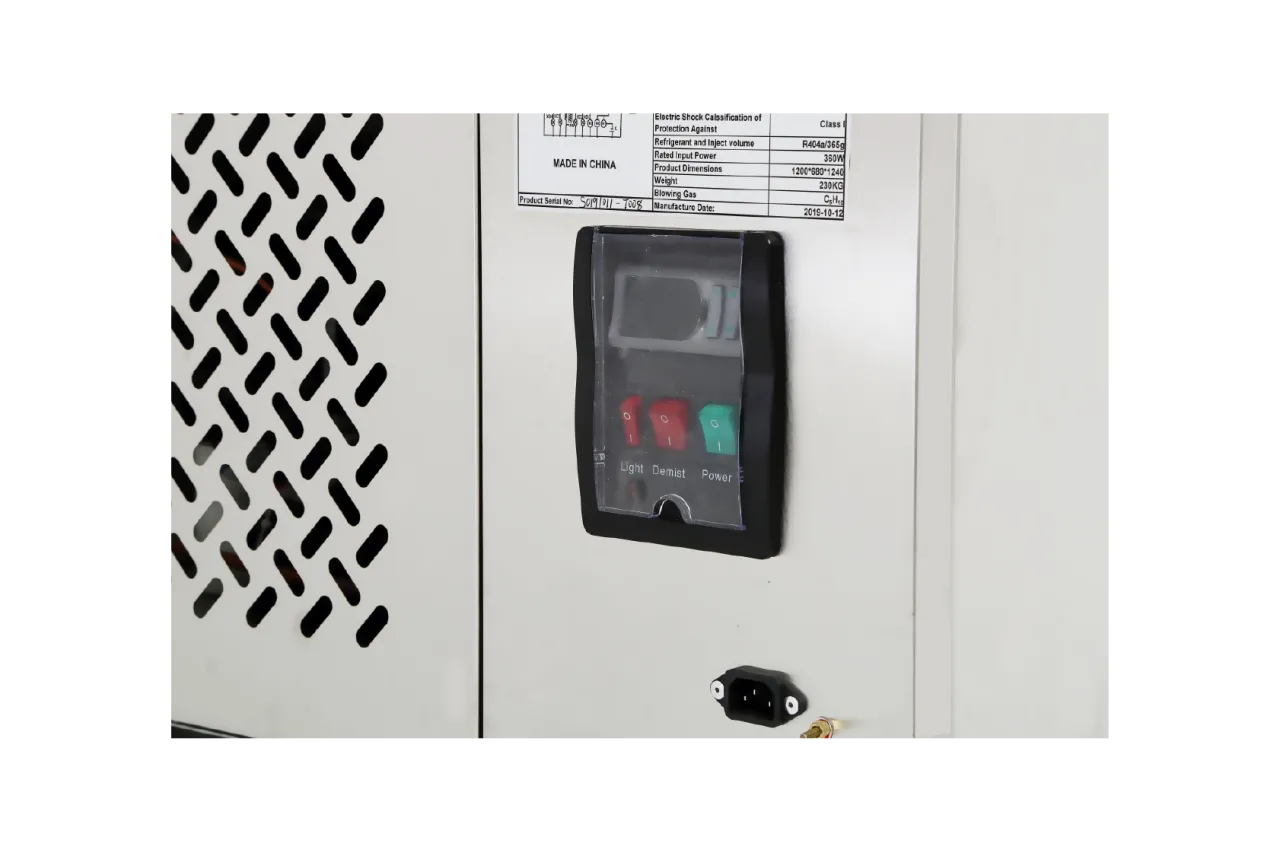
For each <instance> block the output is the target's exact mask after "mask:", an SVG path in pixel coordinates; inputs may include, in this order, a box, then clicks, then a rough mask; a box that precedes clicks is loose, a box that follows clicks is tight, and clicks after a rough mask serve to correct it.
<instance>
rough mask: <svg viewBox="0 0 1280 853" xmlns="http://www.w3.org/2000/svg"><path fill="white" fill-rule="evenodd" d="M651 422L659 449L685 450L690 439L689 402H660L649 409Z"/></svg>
mask: <svg viewBox="0 0 1280 853" xmlns="http://www.w3.org/2000/svg"><path fill="white" fill-rule="evenodd" d="M649 422H650V423H652V424H653V432H654V435H655V437H656V439H657V442H658V446H659V447H665V448H666V449H668V450H684V449H685V446H686V444H687V442H688V438H689V401H688V400H681V399H676V398H672V399H668V400H658V401H657V402H655V403H654V404H653V405H652V406H650V407H649Z"/></svg>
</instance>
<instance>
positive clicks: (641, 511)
mask: <svg viewBox="0 0 1280 853" xmlns="http://www.w3.org/2000/svg"><path fill="white" fill-rule="evenodd" d="M592 249H593V251H592V269H591V279H592V282H591V297H592V319H593V326H594V333H595V350H596V370H595V399H594V409H593V416H594V418H593V422H594V428H593V441H594V450H595V481H596V482H595V484H596V503H597V506H598V507H599V508H600V509H601V510H604V511H607V512H615V513H623V514H627V515H635V516H644V517H652V516H655V515H662V516H663V517H664V518H671V519H672V520H674V517H673V514H674V513H675V512H678V513H679V518H680V520H682V521H684V522H685V523H689V524H701V525H708V526H712V527H722V528H733V529H741V528H742V504H741V491H740V485H741V466H740V465H739V461H738V444H739V436H740V435H741V412H742V381H743V363H742V324H741V312H740V305H741V299H740V294H741V286H742V280H741V278H742V250H743V243H742V240H741V239H740V238H736V237H727V236H705V237H704V236H687V235H671V234H611V233H607V232H605V233H600V232H597V233H596V235H595V237H594V242H593V246H592Z"/></svg>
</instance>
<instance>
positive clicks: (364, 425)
mask: <svg viewBox="0 0 1280 853" xmlns="http://www.w3.org/2000/svg"><path fill="white" fill-rule="evenodd" d="M181 118H183V119H187V120H189V128H190V129H189V131H188V132H187V133H186V135H185V138H183V139H182V140H181V142H180V143H177V144H175V146H174V149H173V151H172V157H171V163H170V169H171V176H172V182H173V186H174V188H175V189H176V190H177V191H178V193H180V194H181V196H180V197H179V196H175V198H176V199H178V201H176V202H175V209H174V214H173V230H172V231H171V233H170V251H171V254H172V257H173V262H174V264H175V266H176V269H177V270H178V273H176V274H175V277H174V281H175V286H174V291H173V307H172V315H171V326H172V330H173V335H174V338H175V340H176V341H177V342H178V344H179V345H180V347H181V350H182V352H181V353H177V352H176V351H175V361H174V370H173V374H172V377H171V389H170V391H171V399H172V404H173V408H174V410H175V411H176V412H177V414H178V416H179V417H180V419H181V422H182V424H183V425H185V426H183V427H178V428H177V429H178V430H179V431H175V433H174V445H173V458H172V464H171V477H172V480H173V483H174V484H175V486H176V489H175V492H174V496H175V497H174V500H175V502H177V503H178V504H180V505H184V506H185V505H190V510H191V512H178V511H177V509H176V507H175V513H174V518H175V526H174V529H173V531H172V540H171V549H172V553H173V557H174V561H175V564H176V565H177V566H178V568H179V569H180V570H181V575H175V583H185V584H188V585H189V587H190V601H191V602H192V603H191V612H192V613H193V614H194V615H195V616H196V617H198V618H201V619H204V618H205V617H207V616H208V615H209V614H210V613H213V612H216V610H217V609H218V608H227V607H241V606H243V607H244V623H245V630H246V631H249V630H254V629H257V630H265V629H263V628H262V626H264V625H268V624H270V623H271V621H272V620H280V619H284V620H289V619H292V620H293V623H294V626H295V628H294V629H295V630H296V631H297V634H298V635H299V636H301V637H304V638H312V637H315V636H318V635H322V634H323V633H324V632H325V628H326V622H329V621H338V620H332V618H331V617H332V616H333V615H334V613H335V611H336V610H338V609H339V608H348V609H349V612H350V613H351V614H353V615H354V616H355V617H356V618H355V619H354V621H353V623H352V624H354V625H356V626H357V627H356V628H355V630H354V631H353V632H352V635H351V639H352V640H353V641H354V642H355V643H356V644H357V645H358V646H360V647H362V648H363V647H367V646H369V645H370V643H372V642H373V641H374V640H375V639H376V638H377V637H378V636H379V633H380V632H382V631H384V629H385V628H386V626H387V625H388V624H389V612H388V609H387V607H386V606H384V604H383V603H380V602H378V601H376V600H373V599H374V598H375V593H376V590H373V589H372V587H371V586H366V585H365V584H363V583H362V581H363V580H364V578H362V575H365V576H368V574H367V573H370V572H375V571H377V566H376V561H377V558H378V555H379V554H380V553H381V552H382V551H383V548H384V546H385V545H386V544H387V543H388V541H389V540H391V539H392V538H393V536H394V531H391V530H388V528H387V526H386V525H385V524H384V523H383V521H384V520H385V519H383V520H380V519H379V518H378V517H377V506H378V503H377V502H376V501H374V500H371V499H369V495H370V493H371V490H373V489H375V488H376V487H377V484H376V478H377V474H378V471H379V470H381V469H382V467H383V465H384V464H386V463H387V461H388V459H391V460H392V461H393V462H394V459H395V453H396V448H395V447H394V446H393V447H390V448H388V447H387V446H385V445H384V444H382V443H380V442H379V439H378V432H379V430H378V419H379V417H386V416H387V415H388V413H387V412H384V411H379V401H380V396H385V389H386V388H387V387H388V386H390V385H394V383H395V382H396V373H395V369H394V366H393V367H392V369H391V370H388V368H387V366H386V365H384V364H383V363H381V362H380V361H377V360H376V358H370V357H369V355H367V354H366V352H364V351H362V342H363V341H366V340H368V339H369V336H376V335H378V334H379V331H378V329H377V326H378V313H379V312H385V311H386V308H384V307H383V304H384V302H391V303H393V305H394V299H395V297H394V293H388V290H389V289H390V288H389V287H388V286H386V285H384V283H383V282H382V281H381V280H379V270H378V269H377V268H376V267H377V254H376V253H368V252H366V251H365V250H366V249H367V248H368V244H369V243H370V241H373V240H375V239H376V237H377V230H378V226H379V223H380V222H384V221H385V220H388V219H394V217H395V216H396V210H395V209H394V207H393V206H388V205H386V204H384V201H383V199H382V198H379V197H377V196H374V195H372V194H370V193H368V192H363V193H362V191H361V187H360V185H359V176H360V170H359V168H358V161H360V160H363V159H364V158H365V157H366V156H373V157H376V156H377V147H376V145H375V143H376V141H377V138H378V136H379V134H380V133H381V131H382V128H383V120H382V117H381V116H378V115H372V116H349V115H336V114H330V115H301V114H300V115H297V116H285V115H270V116H268V115H219V116H214V115H208V114H206V115H201V116H198V117H194V116H186V117H181ZM202 182H203V183H205V184H206V185H204V186H202V185H201V183H202ZM392 310H394V307H393V309H392ZM380 392H382V394H381V395H380ZM183 429H185V432H182V431H181V430H183ZM189 518H191V519H195V521H194V523H193V524H192V523H189V522H188V521H187V519H189ZM178 519H182V520H183V521H182V523H181V524H179V523H178ZM174 615H175V618H177V616H178V614H177V613H175V614H174ZM339 627H340V626H339ZM330 630H331V631H332V630H333V628H332V627H330Z"/></svg>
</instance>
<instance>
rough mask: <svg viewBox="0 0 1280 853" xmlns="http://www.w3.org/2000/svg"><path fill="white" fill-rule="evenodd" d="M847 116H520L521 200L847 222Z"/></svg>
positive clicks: (535, 204)
mask: <svg viewBox="0 0 1280 853" xmlns="http://www.w3.org/2000/svg"><path fill="white" fill-rule="evenodd" d="M848 127H849V117H848V115H847V114H845V113H816V114H812V115H800V114H791V113H772V114H771V113H653V114H648V113H521V114H520V117H519V119H518V133H519V139H518V143H519V150H520V154H519V163H518V169H519V172H518V176H517V186H518V188H519V200H518V203H519V204H520V205H523V206H526V207H564V208H576V209H579V210H583V209H589V210H634V211H641V210H643V211H654V212H658V213H692V214H704V215H720V216H775V217H786V218H792V219H831V220H837V221H838V220H841V219H844V168H845V146H846V143H847V142H848Z"/></svg>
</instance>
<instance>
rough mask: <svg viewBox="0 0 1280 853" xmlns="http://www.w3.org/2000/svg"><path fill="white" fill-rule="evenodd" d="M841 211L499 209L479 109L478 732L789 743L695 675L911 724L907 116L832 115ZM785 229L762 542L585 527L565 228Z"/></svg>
mask: <svg viewBox="0 0 1280 853" xmlns="http://www.w3.org/2000/svg"><path fill="white" fill-rule="evenodd" d="M848 139H849V172H848V178H847V180H848V191H847V192H846V198H847V202H846V221H845V222H843V223H838V222H811V221H795V220H767V219H744V218H736V217H705V216H683V215H665V214H655V213H642V214H632V215H627V214H623V213H608V212H585V211H565V210H539V209H529V208H524V209H521V208H517V206H516V120H515V117H514V116H509V115H507V116H483V117H482V118H481V187H482V205H481V210H482V223H481V232H482V250H483V270H484V279H483V293H482V305H483V309H482V312H483V316H482V319H483V330H484V333H483V350H484V351H483V364H484V386H483V396H484V400H483V403H484V406H483V410H484V424H483V437H482V444H483V451H484V457H483V458H484V476H483V479H484V508H483V512H484V548H485V563H484V609H485V612H484V624H485V669H484V697H485V701H484V717H485V719H484V730H485V735H486V736H491V735H493V736H522V735H526V736H527V735H566V736H573V735H585V736H682V735H696V736H725V737H735V736H737V737H742V736H770V735H775V736H776V735H783V736H794V735H796V734H797V733H798V732H799V731H800V730H801V729H802V728H803V726H804V723H806V722H807V719H806V720H798V721H795V722H793V723H790V724H787V725H786V726H783V727H782V728H780V729H776V730H774V729H767V728H762V727H758V726H751V725H746V724H742V723H734V722H730V721H728V720H727V719H726V718H725V717H724V714H723V712H722V711H721V709H720V708H719V706H718V705H717V704H716V703H715V702H714V700H713V699H712V698H711V696H710V695H709V690H708V685H709V682H710V681H711V679H712V678H714V677H715V676H716V675H718V674H720V673H721V672H723V671H724V670H725V669H727V668H729V667H731V666H736V665H740V664H749V665H757V666H764V667H769V668H774V669H780V670H783V671H785V672H788V673H789V674H790V675H791V676H792V677H793V679H794V680H795V683H796V685H797V686H798V687H799V688H800V689H801V690H802V691H804V692H805V693H806V694H807V696H808V699H809V707H810V713H809V715H808V716H810V717H812V716H816V715H819V714H825V715H829V716H833V717H839V718H843V719H847V720H848V721H849V722H850V724H851V728H850V729H849V730H848V732H847V734H848V735H850V736H858V735H864V736H888V735H893V736H909V735H910V734H911V731H912V536H913V521H912V518H913V503H914V468H913V457H914V435H915V430H914V417H915V402H914V371H915V346H916V340H915V337H916V327H915V311H916V252H917V239H916V237H917V220H918V204H919V170H920V118H919V117H918V116H889V117H853V118H852V119H851V126H850V129H849V137H848ZM595 224H613V225H636V226H645V227H655V228H714V229H723V230H742V229H752V228H759V229H773V230H777V231H779V232H780V233H781V234H782V235H783V237H784V239H785V241H786V255H787V262H786V263H787V272H786V274H787V307H788V321H789V340H788V347H789V359H790V417H791V423H790V451H789V459H788V467H789V475H788V485H787V490H788V491H787V505H786V521H785V525H786V527H785V532H784V540H783V550H782V553H781V555H780V556H778V557H775V558H773V559H770V560H765V561H754V560H748V559H740V558H732V557H727V556H723V555H719V554H709V553H702V552H697V551H689V550H683V549H676V548H663V547H660V546H656V545H651V544H643V543H635V542H627V541H622V540H614V539H603V538H595V537H590V536H588V535H587V534H586V533H584V532H583V529H582V521H581V515H580V511H579V497H578V482H577V473H576V467H575V464H576V463H575V456H574V433H573V404H574V377H575V369H576V361H575V349H574V332H573V311H572V303H571V300H570V294H571V283H572V270H573V247H574V237H575V235H576V233H577V231H578V229H579V228H581V227H583V226H586V225H595Z"/></svg>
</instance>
